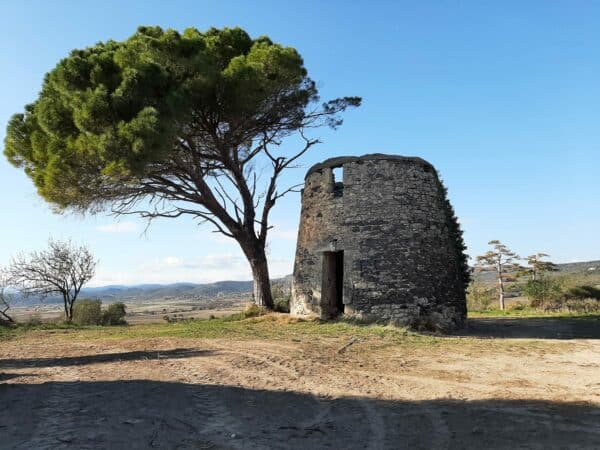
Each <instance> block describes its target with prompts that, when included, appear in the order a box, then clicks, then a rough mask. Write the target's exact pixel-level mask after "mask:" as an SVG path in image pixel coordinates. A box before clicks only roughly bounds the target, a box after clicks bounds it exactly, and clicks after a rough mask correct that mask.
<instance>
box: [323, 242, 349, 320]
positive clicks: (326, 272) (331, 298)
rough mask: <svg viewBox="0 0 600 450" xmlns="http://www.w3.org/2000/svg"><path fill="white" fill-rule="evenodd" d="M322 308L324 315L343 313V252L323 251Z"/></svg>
mask: <svg viewBox="0 0 600 450" xmlns="http://www.w3.org/2000/svg"><path fill="white" fill-rule="evenodd" d="M321 295H322V310H323V313H324V316H326V317H330V318H333V317H337V316H339V315H340V314H343V313H344V252H343V251H339V252H324V253H323V286H322V291H321Z"/></svg>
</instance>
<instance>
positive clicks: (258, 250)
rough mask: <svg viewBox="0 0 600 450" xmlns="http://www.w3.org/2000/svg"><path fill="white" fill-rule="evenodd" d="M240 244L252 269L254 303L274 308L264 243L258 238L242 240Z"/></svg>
mask: <svg viewBox="0 0 600 450" xmlns="http://www.w3.org/2000/svg"><path fill="white" fill-rule="evenodd" d="M240 245H241V247H242V250H243V251H244V254H245V255H246V258H247V259H248V262H249V263H250V268H251V269H252V279H253V282H254V285H253V289H252V294H253V297H254V303H256V304H257V305H258V306H262V307H263V308H266V309H270V310H272V309H273V308H274V304H273V295H272V293H271V279H270V277H269V266H268V264H267V255H266V253H265V247H264V243H262V242H261V241H259V240H258V239H251V240H250V242H248V241H245V242H240Z"/></svg>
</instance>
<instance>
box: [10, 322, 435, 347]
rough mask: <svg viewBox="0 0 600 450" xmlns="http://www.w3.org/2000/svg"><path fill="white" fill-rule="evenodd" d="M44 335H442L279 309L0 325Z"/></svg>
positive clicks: (409, 339)
mask: <svg viewBox="0 0 600 450" xmlns="http://www.w3.org/2000/svg"><path fill="white" fill-rule="evenodd" d="M25 336H28V337H32V338H36V337H37V338H39V337H44V338H48V339H51V338H52V339H62V338H63V337H64V338H68V339H77V340H95V339H135V338H160V337H179V338H202V339H234V340H235V339H265V340H284V341H327V340H335V341H337V340H345V339H350V338H354V337H357V338H365V339H371V338H372V339H377V340H383V341H385V342H386V343H396V344H397V343H402V344H403V345H409V344H410V345H419V344H424V345H425V344H427V345H435V344H436V343H438V342H442V341H443V340H444V338H442V337H437V336H430V335H423V334H418V333H413V332H410V331H408V330H406V329H404V328H399V327H394V326H387V325H381V324H367V323H362V322H359V321H352V320H339V321H320V320H302V319H294V318H290V317H289V316H288V315H285V314H267V315H261V316H258V317H251V318H245V317H244V315H243V314H242V315H240V314H236V315H232V316H227V317H223V318H212V319H199V320H183V321H178V322H171V323H164V324H162V323H155V324H143V325H130V326H120V327H101V326H77V325H49V324H48V325H37V326H24V325H23V326H18V327H15V328H13V329H6V330H2V331H0V339H11V338H15V337H25Z"/></svg>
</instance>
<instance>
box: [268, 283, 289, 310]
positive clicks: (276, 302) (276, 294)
mask: <svg viewBox="0 0 600 450" xmlns="http://www.w3.org/2000/svg"><path fill="white" fill-rule="evenodd" d="M271 294H272V296H273V306H274V309H275V311H277V312H281V313H289V312H290V300H291V297H292V294H291V292H288V291H286V289H285V288H284V287H283V286H282V285H280V284H275V285H273V287H272V288H271Z"/></svg>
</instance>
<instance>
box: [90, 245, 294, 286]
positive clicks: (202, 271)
mask: <svg viewBox="0 0 600 450" xmlns="http://www.w3.org/2000/svg"><path fill="white" fill-rule="evenodd" d="M292 267H293V261H291V260H287V259H276V258H269V270H270V274H271V277H272V278H279V277H282V276H285V275H288V274H290V273H291V272H292ZM251 279H252V272H251V271H250V265H249V264H248V261H246V258H244V256H243V255H241V254H240V255H237V254H234V253H229V254H220V255H206V256H201V257H198V258H190V259H185V258H180V257H176V256H167V257H164V258H156V259H154V260H152V261H149V262H147V263H144V264H141V265H140V266H138V267H137V268H135V269H134V270H127V271H112V270H104V269H103V268H99V270H98V271H97V274H96V277H94V279H93V280H92V281H91V282H90V284H89V285H90V286H104V285H108V284H142V283H160V284H167V283H176V282H181V281H186V282H192V283H213V282H215V281H224V280H251Z"/></svg>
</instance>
